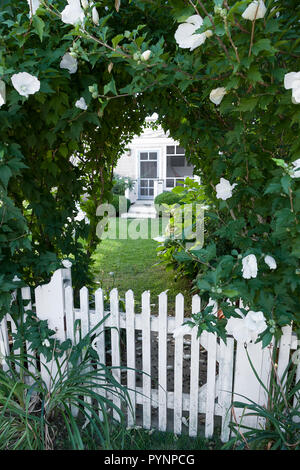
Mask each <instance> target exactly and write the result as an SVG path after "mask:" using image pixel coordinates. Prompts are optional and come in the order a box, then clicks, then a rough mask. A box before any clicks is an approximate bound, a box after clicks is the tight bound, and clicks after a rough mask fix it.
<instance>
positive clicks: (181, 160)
mask: <svg viewBox="0 0 300 470" xmlns="http://www.w3.org/2000/svg"><path fill="white" fill-rule="evenodd" d="M184 164H185V157H172V160H171V165H172V166H184Z"/></svg>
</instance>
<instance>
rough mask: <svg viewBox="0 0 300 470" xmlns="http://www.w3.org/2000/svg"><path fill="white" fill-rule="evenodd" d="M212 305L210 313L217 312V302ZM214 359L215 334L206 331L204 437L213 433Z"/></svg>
mask: <svg viewBox="0 0 300 470" xmlns="http://www.w3.org/2000/svg"><path fill="white" fill-rule="evenodd" d="M210 303H211V304H212V305H213V311H212V315H216V314H217V304H216V303H215V302H213V301H210ZM216 360H217V336H216V334H215V333H208V347H207V396H206V416H205V437H207V438H209V437H212V436H213V433H214V414H215V398H216Z"/></svg>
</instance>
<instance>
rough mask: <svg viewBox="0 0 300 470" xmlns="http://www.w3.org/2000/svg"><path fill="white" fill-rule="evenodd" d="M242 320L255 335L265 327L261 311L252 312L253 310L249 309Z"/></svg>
mask: <svg viewBox="0 0 300 470" xmlns="http://www.w3.org/2000/svg"><path fill="white" fill-rule="evenodd" d="M244 321H245V325H246V327H247V328H248V329H249V330H250V331H251V332H252V333H255V334H256V335H259V334H260V333H262V332H263V331H264V330H265V329H266V328H267V323H266V319H265V317H264V314H263V312H254V311H253V310H249V312H248V313H247V315H246V317H245V320H244Z"/></svg>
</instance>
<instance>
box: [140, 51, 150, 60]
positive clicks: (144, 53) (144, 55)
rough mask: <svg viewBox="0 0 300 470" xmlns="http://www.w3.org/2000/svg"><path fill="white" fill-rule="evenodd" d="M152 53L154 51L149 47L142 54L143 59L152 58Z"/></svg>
mask: <svg viewBox="0 0 300 470" xmlns="http://www.w3.org/2000/svg"><path fill="white" fill-rule="evenodd" d="M151 54H152V52H151V51H150V50H149V49H148V50H147V51H145V52H143V54H142V55H141V59H142V60H144V61H146V60H148V59H150V56H151Z"/></svg>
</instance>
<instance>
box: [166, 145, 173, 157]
mask: <svg viewBox="0 0 300 470" xmlns="http://www.w3.org/2000/svg"><path fill="white" fill-rule="evenodd" d="M174 153H175V146H174V145H167V154H168V155H174Z"/></svg>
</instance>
